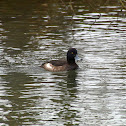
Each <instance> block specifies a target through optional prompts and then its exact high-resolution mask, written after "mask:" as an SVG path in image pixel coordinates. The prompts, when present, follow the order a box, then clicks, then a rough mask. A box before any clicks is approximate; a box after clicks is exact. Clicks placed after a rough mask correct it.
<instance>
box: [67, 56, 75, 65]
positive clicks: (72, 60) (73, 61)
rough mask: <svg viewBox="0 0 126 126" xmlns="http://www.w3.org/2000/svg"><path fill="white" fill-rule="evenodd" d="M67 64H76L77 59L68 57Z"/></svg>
mask: <svg viewBox="0 0 126 126" xmlns="http://www.w3.org/2000/svg"><path fill="white" fill-rule="evenodd" d="M67 62H68V64H74V63H75V59H74V58H69V57H67Z"/></svg>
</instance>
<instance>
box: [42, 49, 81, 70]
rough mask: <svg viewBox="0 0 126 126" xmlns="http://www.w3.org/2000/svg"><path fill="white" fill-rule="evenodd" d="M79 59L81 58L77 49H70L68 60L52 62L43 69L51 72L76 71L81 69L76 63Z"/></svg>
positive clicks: (46, 63) (44, 64) (43, 65)
mask: <svg viewBox="0 0 126 126" xmlns="http://www.w3.org/2000/svg"><path fill="white" fill-rule="evenodd" d="M78 59H79V57H78V55H77V50H76V48H69V50H68V51H67V56H66V60H63V59H59V60H51V61H48V62H45V63H43V64H42V65H41V67H43V68H44V69H45V70H47V71H51V72H58V71H70V70H76V69H78V68H79V66H78V65H77V64H76V62H75V61H76V60H78Z"/></svg>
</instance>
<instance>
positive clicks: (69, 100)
mask: <svg viewBox="0 0 126 126" xmlns="http://www.w3.org/2000/svg"><path fill="white" fill-rule="evenodd" d="M66 74H67V75H66V76H64V80H63V81H62V82H59V85H60V88H61V89H60V90H61V95H60V101H58V103H59V102H60V110H59V111H58V113H57V115H58V117H59V118H60V119H61V120H62V121H63V122H64V125H75V124H76V125H77V124H78V123H79V122H78V121H77V120H76V119H77V118H80V117H79V116H78V112H79V111H78V110H77V109H75V107H74V106H76V105H75V101H76V100H77V92H78V90H77V80H76V77H77V71H68V72H67V73H66ZM55 102H57V100H56V101H55Z"/></svg>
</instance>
